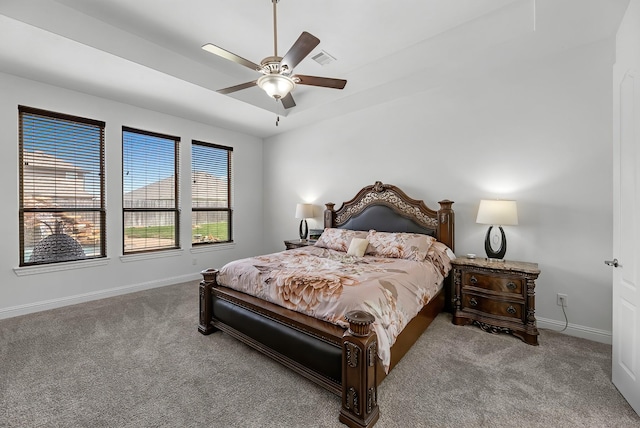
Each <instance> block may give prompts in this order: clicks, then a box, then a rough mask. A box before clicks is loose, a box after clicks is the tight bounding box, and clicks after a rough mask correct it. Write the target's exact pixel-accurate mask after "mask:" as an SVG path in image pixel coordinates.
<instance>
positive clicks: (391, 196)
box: [324, 181, 455, 250]
mask: <svg viewBox="0 0 640 428" xmlns="http://www.w3.org/2000/svg"><path fill="white" fill-rule="evenodd" d="M439 204H440V209H439V210H437V211H435V210H432V209H430V208H429V207H427V206H426V205H425V203H424V202H423V201H420V200H417V199H413V198H410V197H409V196H407V194H406V193H404V192H403V191H402V190H400V189H399V188H398V187H396V186H394V185H391V184H383V183H382V182H380V181H376V182H375V183H374V184H373V185H371V186H366V187H364V188H363V189H362V190H360V191H359V192H358V193H357V194H356V196H354V197H353V198H352V199H351V200H350V201H348V202H344V203H343V204H342V206H341V207H340V208H338V209H337V210H335V209H334V206H335V204H334V203H332V202H329V203H327V204H325V205H326V207H327V208H326V210H325V211H324V227H336V228H342V229H352V230H370V229H375V230H378V231H380V232H410V233H422V234H426V235H432V236H435V237H436V239H438V241H440V242H442V243H444V244H446V245H447V246H448V247H449V248H451V249H452V250H455V249H454V240H455V233H454V231H455V227H454V226H455V216H454V212H453V209H452V208H451V205H452V204H453V201H450V200H448V199H445V200H443V201H440V202H439Z"/></svg>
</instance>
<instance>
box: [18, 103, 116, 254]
mask: <svg viewBox="0 0 640 428" xmlns="http://www.w3.org/2000/svg"><path fill="white" fill-rule="evenodd" d="M18 114H19V132H20V135H19V139H20V141H19V144H20V147H19V152H20V153H19V156H20V168H19V169H20V208H19V217H20V219H19V223H20V224H19V228H20V266H27V265H38V264H48V263H57V262H65V261H73V260H82V259H90V258H99V257H105V255H106V246H105V205H104V126H105V124H104V122H100V121H97V120H92V119H85V118H81V117H75V116H69V115H65V114H60V113H54V112H50V111H45V110H39V109H34V108H31V107H24V106H19V107H18Z"/></svg>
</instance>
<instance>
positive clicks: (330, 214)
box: [324, 202, 336, 227]
mask: <svg viewBox="0 0 640 428" xmlns="http://www.w3.org/2000/svg"><path fill="white" fill-rule="evenodd" d="M324 205H325V206H326V207H327V209H326V210H324V227H333V223H334V220H335V219H336V212H335V210H334V209H333V207H334V206H335V205H336V204H334V203H333V202H327V203H326V204H324Z"/></svg>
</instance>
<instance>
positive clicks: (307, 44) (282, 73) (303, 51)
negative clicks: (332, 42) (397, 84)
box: [202, 0, 347, 109]
mask: <svg viewBox="0 0 640 428" xmlns="http://www.w3.org/2000/svg"><path fill="white" fill-rule="evenodd" d="M279 1H280V0H271V2H272V3H273V50H274V54H273V56H268V57H266V58H265V59H263V60H262V61H261V62H260V64H256V63H254V62H251V61H249V60H247V59H244V58H242V57H241V56H238V55H236V54H234V53H232V52H229V51H228V50H225V49H222V48H221V47H218V46H216V45H214V44H211V43H207V44H205V45H204V46H202V49H204V50H206V51H207V52H211V53H212V54H215V55H218V56H220V57H222V58H224V59H228V60H230V61H233V62H236V63H238V64H240V65H244V66H245V67H248V68H250V69H252V70H255V71H258V72H260V73H262V76H261V77H259V78H258V79H256V80H253V81H251V82H246V83H241V84H239V85H235V86H231V87H228V88H224V89H219V90H217V91H216V92H219V93H221V94H230V93H232V92H236V91H240V90H242V89H247V88H250V87H252V86H254V85H257V86H259V87H260V88H261V89H263V90H264V91H265V92H266V93H267V95H269V96H270V97H272V98H275V99H276V101H278V100H279V101H281V102H282V105H283V106H284V108H286V109H288V108H291V107H295V105H296V103H295V101H294V100H293V97H292V96H291V91H292V90H293V89H294V88H295V87H296V85H309V86H321V87H325V88H334V89H343V88H344V87H345V85H346V84H347V81H346V80H343V79H333V78H329V77H317V76H305V75H302V74H293V68H294V67H295V66H296V65H298V64H299V63H300V61H302V60H303V59H304V58H305V57H306V56H307V55H309V54H310V53H311V51H312V50H313V49H314V48H315V47H316V46H318V44H319V43H320V39H318V38H317V37H315V36H314V35H312V34H309V33H307V32H306V31H304V32H303V33H302V34H301V35H300V37H298V40H296V42H295V43H294V44H293V46H291V49H289V51H288V52H287V53H286V54H285V55H284V56H283V57H280V56H278V26H277V19H276V5H277V4H278V2H279Z"/></svg>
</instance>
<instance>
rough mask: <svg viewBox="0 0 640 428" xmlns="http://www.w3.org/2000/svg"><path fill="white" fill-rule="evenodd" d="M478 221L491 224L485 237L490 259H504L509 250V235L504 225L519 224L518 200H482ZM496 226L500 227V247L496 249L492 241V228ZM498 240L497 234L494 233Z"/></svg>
mask: <svg viewBox="0 0 640 428" xmlns="http://www.w3.org/2000/svg"><path fill="white" fill-rule="evenodd" d="M476 223H479V224H489V225H490V226H489V229H488V230H487V236H486V237H485V239H484V250H485V251H486V253H487V257H488V258H489V259H503V258H504V255H505V253H506V252H507V237H506V236H505V234H504V230H503V229H502V226H516V225H517V224H518V207H517V206H516V201H504V200H485V199H483V200H481V201H480V207H479V208H478V217H477V218H476ZM494 226H498V227H499V228H500V247H499V248H498V249H497V250H495V249H494V246H493V245H492V242H491V230H492V229H493V227H494ZM494 238H496V239H495V240H496V241H497V238H498V237H497V235H494Z"/></svg>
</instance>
